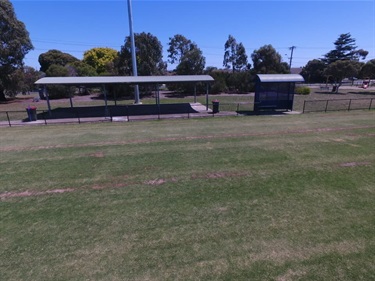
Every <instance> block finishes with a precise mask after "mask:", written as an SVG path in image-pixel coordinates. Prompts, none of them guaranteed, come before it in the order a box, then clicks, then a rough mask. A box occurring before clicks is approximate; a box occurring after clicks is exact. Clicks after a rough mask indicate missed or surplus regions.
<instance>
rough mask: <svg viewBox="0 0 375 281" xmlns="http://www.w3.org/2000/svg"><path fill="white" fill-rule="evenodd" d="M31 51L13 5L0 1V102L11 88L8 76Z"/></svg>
mask: <svg viewBox="0 0 375 281" xmlns="http://www.w3.org/2000/svg"><path fill="white" fill-rule="evenodd" d="M32 49H33V45H32V43H31V40H30V37H29V33H28V32H27V30H26V27H25V25H24V23H23V22H21V21H19V20H18V19H17V17H16V14H15V12H14V8H13V5H12V3H11V2H10V1H8V0H1V1H0V100H5V99H6V98H5V91H6V90H7V88H9V87H10V86H11V83H12V81H11V79H10V75H11V74H12V73H13V72H14V71H15V70H16V69H18V68H20V67H21V66H22V65H23V59H24V57H25V55H26V54H27V53H28V52H29V51H30V50H32Z"/></svg>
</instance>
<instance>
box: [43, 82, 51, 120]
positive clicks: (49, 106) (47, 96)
mask: <svg viewBox="0 0 375 281" xmlns="http://www.w3.org/2000/svg"><path fill="white" fill-rule="evenodd" d="M43 95H44V96H45V97H46V100H47V106H48V114H49V116H50V117H51V116H52V110H51V103H50V101H49V95H48V91H47V86H46V85H44V86H43Z"/></svg>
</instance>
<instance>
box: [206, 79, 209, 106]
mask: <svg viewBox="0 0 375 281" xmlns="http://www.w3.org/2000/svg"><path fill="white" fill-rule="evenodd" d="M208 87H209V85H208V83H206V110H208Z"/></svg>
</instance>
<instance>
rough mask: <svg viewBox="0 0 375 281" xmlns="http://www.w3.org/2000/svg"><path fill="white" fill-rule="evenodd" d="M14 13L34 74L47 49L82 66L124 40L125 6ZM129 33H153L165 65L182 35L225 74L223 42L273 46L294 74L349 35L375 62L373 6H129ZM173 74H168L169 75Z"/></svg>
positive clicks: (170, 2)
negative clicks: (29, 47) (89, 55)
mask: <svg viewBox="0 0 375 281" xmlns="http://www.w3.org/2000/svg"><path fill="white" fill-rule="evenodd" d="M11 2H12V3H13V5H14V9H15V12H16V14H17V17H18V19H19V20H21V21H23V22H24V23H25V25H26V28H27V30H28V31H29V33H30V37H31V40H32V42H33V44H34V47H35V49H34V50H33V51H31V52H30V53H29V54H28V55H27V56H26V58H25V64H26V65H29V66H32V67H34V68H37V69H39V67H40V65H39V63H38V57H39V55H40V54H41V53H44V52H47V51H48V50H50V49H58V50H60V51H63V52H66V53H70V54H72V55H73V56H75V57H76V58H78V59H82V57H83V53H84V51H86V50H89V49H91V48H94V47H110V48H113V49H116V50H120V47H121V45H123V43H124V39H125V37H126V36H128V35H129V20H128V10H127V0H121V1H120V0H117V1H93V0H91V1H90V0H82V1H79V0H78V1H77V0H74V1H54V0H44V1H35V0H13V1H11ZM132 6H133V26H134V32H136V33H140V32H150V33H151V34H153V35H154V36H156V37H157V38H158V39H159V40H160V42H161V43H162V45H163V53H164V60H167V52H166V51H167V49H168V42H169V38H170V37H173V36H174V35H175V34H182V35H184V36H185V37H187V38H188V39H190V40H192V41H194V42H195V43H196V44H197V45H198V47H200V48H201V50H202V51H203V55H204V56H205V57H206V66H215V67H218V68H221V67H222V62H223V56H224V44H225V41H226V40H227V38H228V35H229V34H231V35H233V36H234V37H235V38H236V40H237V42H242V43H243V45H244V46H245V48H246V52H247V55H248V57H249V62H250V63H252V61H251V58H250V56H251V53H252V52H253V51H254V50H256V49H259V48H260V47H262V46H264V45H266V44H271V45H272V46H273V47H274V48H275V49H276V50H277V51H278V52H279V53H280V54H281V55H282V57H283V60H284V61H286V62H289V56H290V50H289V47H291V46H296V47H297V48H296V49H295V50H294V55H293V64H292V67H302V66H304V65H305V64H306V63H307V62H308V61H309V60H312V59H315V58H321V57H322V56H323V55H324V54H325V53H327V52H328V51H330V50H332V49H334V45H333V42H334V41H335V40H336V39H337V38H338V37H339V35H340V34H342V33H348V32H350V33H351V35H352V37H353V38H355V39H356V44H357V46H358V47H359V48H362V49H365V50H367V51H369V55H368V56H367V59H366V61H367V60H370V59H374V58H375V0H367V1H358V0H356V1H335V0H331V1H304V0H299V1H280V0H274V1H271V0H264V1H252V0H242V1H232V0H207V1H196V0H190V1H182V0H164V1H158V0H155V1H154V0H148V1H147V0H132ZM174 67H175V66H173V65H170V64H169V66H168V68H169V69H173V68H174Z"/></svg>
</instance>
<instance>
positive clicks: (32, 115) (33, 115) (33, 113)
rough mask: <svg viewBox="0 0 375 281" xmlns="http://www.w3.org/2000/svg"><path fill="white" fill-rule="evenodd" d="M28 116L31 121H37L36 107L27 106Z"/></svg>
mask: <svg viewBox="0 0 375 281" xmlns="http://www.w3.org/2000/svg"><path fill="white" fill-rule="evenodd" d="M26 112H27V116H28V117H29V121H36V120H37V118H36V107H35V106H29V107H27V108H26Z"/></svg>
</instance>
